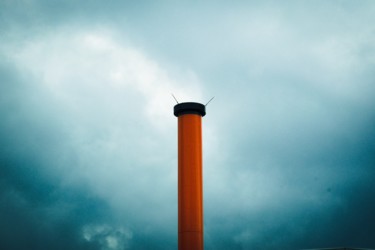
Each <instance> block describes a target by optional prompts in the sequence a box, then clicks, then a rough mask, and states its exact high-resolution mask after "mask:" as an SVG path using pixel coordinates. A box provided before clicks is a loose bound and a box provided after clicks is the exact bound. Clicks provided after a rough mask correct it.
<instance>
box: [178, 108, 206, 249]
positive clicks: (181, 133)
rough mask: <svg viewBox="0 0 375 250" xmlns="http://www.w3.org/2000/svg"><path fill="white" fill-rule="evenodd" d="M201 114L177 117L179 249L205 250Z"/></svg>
mask: <svg viewBox="0 0 375 250" xmlns="http://www.w3.org/2000/svg"><path fill="white" fill-rule="evenodd" d="M202 186H203V179H202V117H201V116H200V115H197V114H184V115H181V116H179V117H178V249H179V250H195V249H203V189H202Z"/></svg>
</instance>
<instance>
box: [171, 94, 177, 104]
mask: <svg viewBox="0 0 375 250" xmlns="http://www.w3.org/2000/svg"><path fill="white" fill-rule="evenodd" d="M171 95H172V96H173V99H174V100H175V101H176V102H177V104H178V101H177V99H176V97H174V95H173V94H172V93H171Z"/></svg>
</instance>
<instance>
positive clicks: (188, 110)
mask: <svg viewBox="0 0 375 250" xmlns="http://www.w3.org/2000/svg"><path fill="white" fill-rule="evenodd" d="M186 114H197V115H200V116H205V115H206V106H204V105H203V104H201V103H197V102H183V103H179V104H177V105H176V106H174V115H175V116H177V117H178V116H180V115H186Z"/></svg>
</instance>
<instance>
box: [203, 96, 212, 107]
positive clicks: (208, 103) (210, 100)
mask: <svg viewBox="0 0 375 250" xmlns="http://www.w3.org/2000/svg"><path fill="white" fill-rule="evenodd" d="M214 98H215V96H214V97H212V98H211V99H210V100H209V101H208V102H207V103H206V105H204V106H207V105H208V104H209V103H210V102H211V101H212V100H213V99H214Z"/></svg>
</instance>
